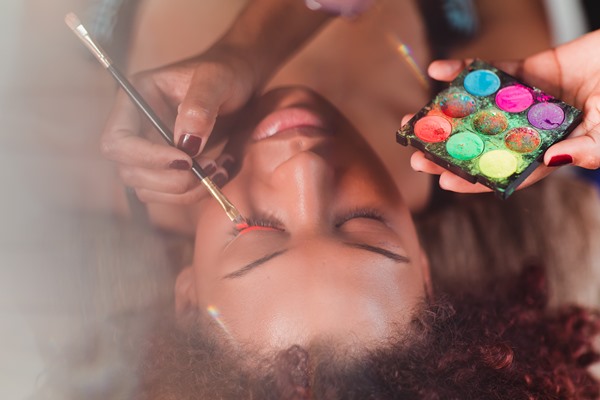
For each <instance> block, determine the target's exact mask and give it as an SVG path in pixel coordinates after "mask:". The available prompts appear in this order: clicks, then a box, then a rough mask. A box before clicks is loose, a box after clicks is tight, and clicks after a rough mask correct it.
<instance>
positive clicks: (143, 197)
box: [136, 168, 227, 205]
mask: <svg viewBox="0 0 600 400" xmlns="http://www.w3.org/2000/svg"><path fill="white" fill-rule="evenodd" d="M219 174H224V175H225V176H226V172H224V170H223V171H219V169H218V168H217V172H215V173H214V174H213V176H212V177H211V179H212V180H213V182H214V181H215V180H217V181H218V180H219V178H218V176H220V175H219ZM225 180H227V178H225ZM215 183H216V182H215ZM136 194H137V196H138V198H139V199H140V201H143V202H145V203H162V204H174V205H191V204H195V203H198V202H199V201H200V200H202V199H203V198H205V197H206V196H209V194H208V191H207V190H206V188H205V187H204V185H197V186H195V187H193V188H191V189H190V190H188V191H186V192H184V193H179V194H175V193H165V192H162V191H154V190H150V189H144V188H141V189H136Z"/></svg>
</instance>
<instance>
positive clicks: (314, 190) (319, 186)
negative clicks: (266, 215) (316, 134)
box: [267, 151, 334, 233]
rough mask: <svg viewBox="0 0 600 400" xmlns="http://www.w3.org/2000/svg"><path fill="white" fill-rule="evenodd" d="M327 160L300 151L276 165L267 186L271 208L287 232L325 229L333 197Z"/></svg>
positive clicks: (329, 165) (332, 177)
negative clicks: (278, 215) (286, 227)
mask: <svg viewBox="0 0 600 400" xmlns="http://www.w3.org/2000/svg"><path fill="white" fill-rule="evenodd" d="M330 162H331V160H326V159H325V158H323V156H321V155H319V154H317V153H315V152H313V151H301V152H298V153H296V154H294V155H293V156H292V157H290V158H289V159H288V160H286V161H285V162H283V163H282V164H280V165H279V166H278V167H277V168H276V169H275V170H274V171H273V174H272V176H271V179H270V182H269V184H268V185H267V186H268V191H269V193H270V197H271V198H270V199H269V201H270V202H272V207H274V208H275V209H276V210H280V211H281V213H280V215H281V216H282V218H284V219H285V221H284V222H285V224H286V225H287V226H288V227H289V229H290V230H292V229H293V230H296V232H297V233H300V231H302V230H306V231H314V230H315V229H323V228H326V227H327V226H329V222H330V219H331V203H332V197H333V193H334V186H333V185H334V167H333V166H332V165H331V164H330Z"/></svg>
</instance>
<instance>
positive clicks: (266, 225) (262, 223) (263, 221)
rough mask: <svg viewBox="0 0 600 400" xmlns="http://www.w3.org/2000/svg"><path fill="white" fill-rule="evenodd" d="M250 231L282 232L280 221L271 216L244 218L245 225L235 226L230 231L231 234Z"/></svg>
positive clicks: (236, 234)
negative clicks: (231, 231)
mask: <svg viewBox="0 0 600 400" xmlns="http://www.w3.org/2000/svg"><path fill="white" fill-rule="evenodd" d="M252 231H280V232H283V231H285V229H283V225H282V224H281V222H279V221H278V220H276V219H275V218H272V217H259V218H249V219H247V220H246V225H244V226H242V227H235V228H234V231H233V233H232V235H233V236H238V235H242V234H244V233H248V232H252Z"/></svg>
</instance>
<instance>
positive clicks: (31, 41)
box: [0, 0, 600, 399]
mask: <svg viewBox="0 0 600 400" xmlns="http://www.w3.org/2000/svg"><path fill="white" fill-rule="evenodd" d="M163 1H170V0H163ZM221 1H228V0H221ZM160 2H161V1H160V0H156V1H152V0H148V1H145V2H140V3H145V6H146V7H148V5H149V4H150V5H151V4H152V3H160ZM236 3H239V1H236ZM163 4H164V3H163ZM137 6H138V1H137V0H135V1H134V0H130V1H123V0H53V1H47V0H3V1H2V2H1V3H0V19H1V23H0V29H2V34H1V35H0V43H1V45H2V50H3V51H2V55H3V57H2V63H1V64H0V88H1V90H0V102H1V107H0V113H1V119H0V121H2V125H3V133H2V135H1V136H0V141H1V145H0V152H1V153H2V154H1V155H0V163H1V168H0V183H1V188H2V189H1V193H2V196H1V200H0V206H1V210H2V211H1V213H2V220H1V222H0V226H1V228H0V354H1V355H0V398H1V399H23V398H28V397H29V396H30V395H31V394H32V393H33V392H34V390H35V388H36V387H37V386H38V385H39V384H40V382H41V381H42V380H43V379H44V368H45V367H44V360H45V359H46V358H47V357H48V355H49V354H52V353H53V352H54V353H57V352H60V350H61V349H63V348H65V346H68V345H69V337H71V335H72V334H73V332H74V331H77V330H78V329H83V328H82V327H83V325H84V323H85V316H86V315H88V314H86V312H85V311H86V310H89V309H91V306H90V303H91V302H92V300H91V299H90V293H89V292H87V291H86V288H87V287H88V286H87V285H88V284H89V280H90V279H93V276H88V275H85V274H84V273H83V272H82V271H81V268H80V266H81V263H82V262H84V261H83V260H85V259H86V256H87V254H86V251H87V250H86V249H85V248H83V247H82V246H80V245H79V244H78V242H77V241H73V238H74V237H76V236H77V235H78V232H80V230H81V224H82V223H85V218H82V217H81V215H82V213H85V212H89V211H91V212H93V213H94V214H99V215H102V214H108V213H110V210H111V209H112V207H113V205H114V204H113V188H112V185H111V183H112V182H113V170H112V168H111V166H110V164H109V163H107V162H105V161H103V160H102V159H101V158H100V156H99V154H98V150H97V148H98V138H99V136H100V132H101V130H102V126H103V124H104V121H105V118H106V116H107V114H108V112H109V110H110V107H111V103H112V98H113V95H114V93H115V85H114V84H113V82H112V80H111V78H110V77H109V75H108V74H107V73H106V72H105V71H104V70H103V69H102V68H101V67H100V66H99V65H98V64H97V62H96V61H95V60H94V59H93V58H92V57H91V56H90V55H89V54H88V52H87V50H85V49H84V48H83V47H82V45H81V44H80V43H79V41H78V40H77V39H76V37H75V36H74V35H73V34H72V33H71V32H70V30H69V29H68V28H67V27H66V26H65V24H64V22H63V19H64V16H65V14H66V13H67V12H69V11H74V12H76V13H77V14H78V15H79V16H80V18H81V19H82V20H83V21H84V22H85V23H86V26H88V28H91V30H93V31H94V32H95V34H96V36H97V37H98V38H99V39H101V40H102V42H103V43H104V44H105V45H106V47H108V48H109V49H110V51H111V54H113V55H114V58H115V59H117V60H118V61H120V62H124V55H125V53H126V49H127V45H128V41H127V40H126V39H124V37H126V36H127V35H126V33H127V32H128V30H129V29H130V28H131V26H133V23H132V21H133V19H132V16H133V15H134V14H135V11H136V10H137ZM546 6H547V17H548V20H549V22H550V26H551V35H552V40H553V41H554V43H556V44H558V43H562V42H565V41H568V40H570V39H572V38H574V37H577V36H579V35H581V34H582V33H584V32H586V31H587V30H588V29H591V28H594V29H597V28H599V27H600V21H599V19H600V12H599V11H598V8H599V6H598V2H597V0H586V1H577V0H547V1H546ZM121 65H123V64H121ZM82 315H83V317H82Z"/></svg>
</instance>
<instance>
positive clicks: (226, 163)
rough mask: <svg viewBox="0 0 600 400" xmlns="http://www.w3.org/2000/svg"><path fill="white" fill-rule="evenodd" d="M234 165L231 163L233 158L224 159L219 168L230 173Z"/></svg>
mask: <svg viewBox="0 0 600 400" xmlns="http://www.w3.org/2000/svg"><path fill="white" fill-rule="evenodd" d="M234 165H235V163H234V162H233V158H226V159H225V160H223V162H222V163H221V167H223V168H225V169H226V170H227V171H228V172H231V169H232V168H233V166H234Z"/></svg>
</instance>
